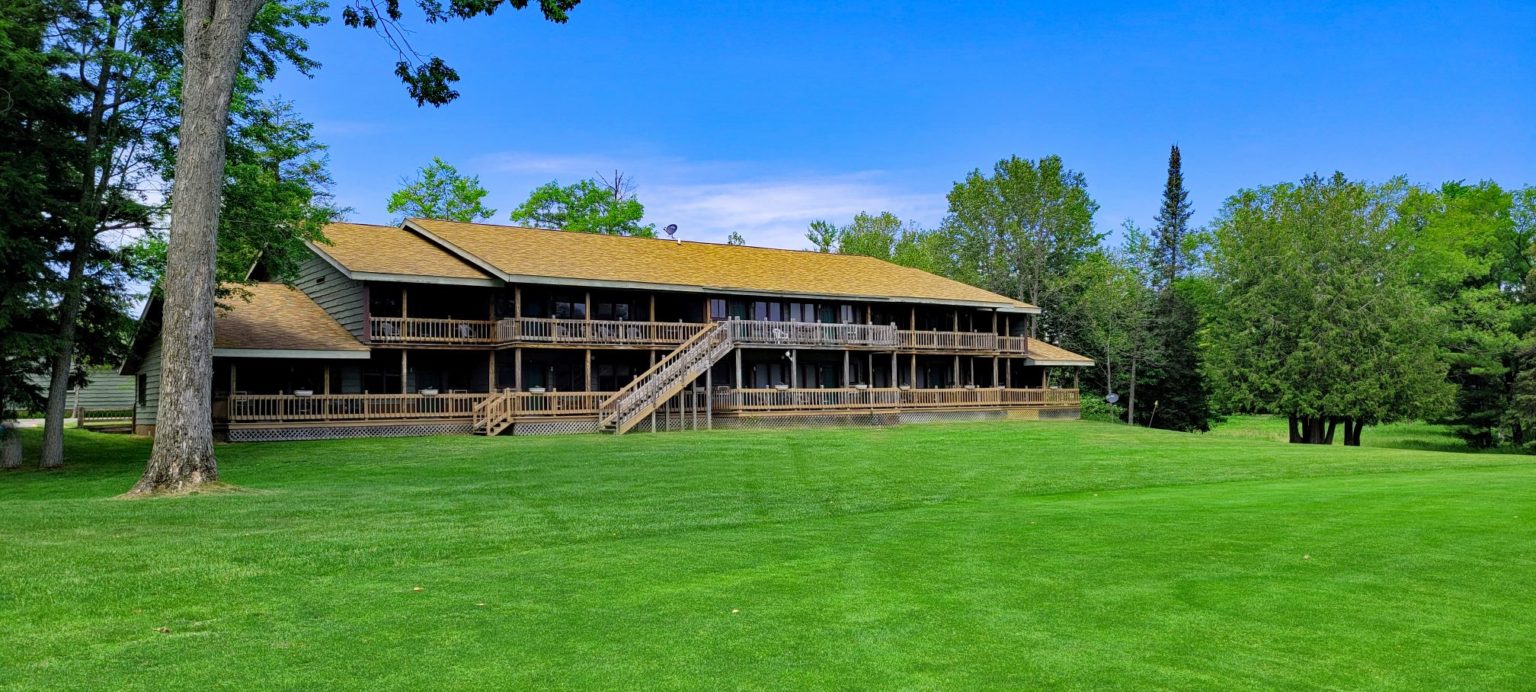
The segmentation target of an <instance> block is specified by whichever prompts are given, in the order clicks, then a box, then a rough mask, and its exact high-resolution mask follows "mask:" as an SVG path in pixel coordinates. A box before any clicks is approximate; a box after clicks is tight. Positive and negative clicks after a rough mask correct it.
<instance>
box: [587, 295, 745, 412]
mask: <svg viewBox="0 0 1536 692" xmlns="http://www.w3.org/2000/svg"><path fill="white" fill-rule="evenodd" d="M723 325H724V323H721V322H716V323H714V324H711V325H709V326H708V327H707V328H706V329H704V330H703V331H700V332H699V333H698V334H695V335H694V336H693V337H692V338H690V339H688V340H687V341H685V342H683V344H682V345H681V346H678V347H677V349H676V350H674V351H672V352H671V353H668V354H667V355H666V356H665V357H664V358H662V359H661V360H659V361H657V362H656V364H655V365H653V366H651V368H650V369H649V370H646V371H645V372H643V373H640V375H639V376H638V377H636V378H635V379H634V380H632V381H631V382H630V383H629V384H628V385H625V387H624V388H623V389H621V390H619V391H617V392H615V393H614V394H613V396H611V397H609V398H607V399H605V400H604V401H603V402H602V404H601V405H600V406H599V411H598V419H597V421H598V425H600V426H603V427H604V428H605V429H610V430H612V431H613V432H615V433H617V434H621V435H622V434H623V433H624V432H625V431H626V430H628V429H629V428H630V427H633V426H634V424H635V423H637V422H639V420H640V419H641V418H643V417H644V416H646V415H647V414H649V413H650V412H651V411H654V410H655V409H656V407H657V406H660V405H661V404H662V403H663V402H665V401H666V399H668V398H669V397H671V396H673V395H675V394H677V392H678V391H680V390H681V389H682V388H683V387H685V386H687V384H688V383H689V382H691V381H693V379H694V378H696V377H698V376H699V375H701V374H703V373H704V371H705V370H708V369H709V366H711V365H714V364H715V362H716V361H718V360H720V359H721V358H723V357H724V356H725V354H727V353H730V351H731V349H732V348H734V347H735V344H734V343H733V342H732V340H731V331H730V330H729V329H726V328H725V327H724V326H723Z"/></svg>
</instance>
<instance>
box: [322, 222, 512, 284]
mask: <svg viewBox="0 0 1536 692" xmlns="http://www.w3.org/2000/svg"><path fill="white" fill-rule="evenodd" d="M324 232H325V237H326V239H327V240H329V241H330V244H313V245H311V247H312V248H314V250H315V252H317V253H319V254H320V255H321V256H322V257H326V258H328V259H330V261H331V263H332V264H335V265H337V266H338V267H340V268H341V269H342V270H343V271H345V272H346V273H347V274H349V275H351V276H352V277H353V278H359V279H383V278H389V279H396V280H398V279H400V278H402V277H418V278H431V279H446V280H449V281H454V280H457V281H494V279H493V278H492V277H491V276H490V275H488V274H486V273H485V272H483V271H480V270H479V269H476V268H475V267H473V266H471V265H470V264H468V263H467V262H465V261H464V260H462V259H459V257H458V256H456V255H454V254H453V253H451V252H449V251H447V250H444V249H443V248H441V247H439V246H437V245H436V244H434V243H432V242H431V241H429V240H427V239H426V238H423V237H421V236H420V235H419V234H416V233H413V232H411V231H408V230H406V229H404V228H400V227H398V226H375V225H372V224H362V223H333V224H329V225H327V226H326V227H325V229H324ZM368 275H378V276H368Z"/></svg>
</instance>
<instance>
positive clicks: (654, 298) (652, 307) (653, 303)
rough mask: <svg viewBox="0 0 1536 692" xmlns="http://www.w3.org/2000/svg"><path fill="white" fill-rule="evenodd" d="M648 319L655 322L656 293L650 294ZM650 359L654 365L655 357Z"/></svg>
mask: <svg viewBox="0 0 1536 692" xmlns="http://www.w3.org/2000/svg"><path fill="white" fill-rule="evenodd" d="M650 321H651V322H655V321H656V294H655V293H652V294H651V318H650ZM651 360H652V365H654V364H655V362H654V361H655V358H652V359H651Z"/></svg>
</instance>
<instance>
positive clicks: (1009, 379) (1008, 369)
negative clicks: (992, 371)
mask: <svg viewBox="0 0 1536 692" xmlns="http://www.w3.org/2000/svg"><path fill="white" fill-rule="evenodd" d="M1003 365H1004V366H1005V367H1004V368H1003V381H1004V386H1006V387H1007V388H1009V389H1013V359H1012V358H1009V359H1007V360H1005V361H1003Z"/></svg>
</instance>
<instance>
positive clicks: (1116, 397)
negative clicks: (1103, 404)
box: [1104, 392, 1120, 404]
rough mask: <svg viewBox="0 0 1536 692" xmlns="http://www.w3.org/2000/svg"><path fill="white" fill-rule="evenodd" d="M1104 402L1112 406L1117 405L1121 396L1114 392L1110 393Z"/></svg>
mask: <svg viewBox="0 0 1536 692" xmlns="http://www.w3.org/2000/svg"><path fill="white" fill-rule="evenodd" d="M1104 400H1105V401H1107V402H1109V403H1111V404H1113V403H1115V402H1117V401H1119V400H1120V395H1119V394H1116V393H1114V392H1110V393H1109V396H1106V397H1104Z"/></svg>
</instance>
